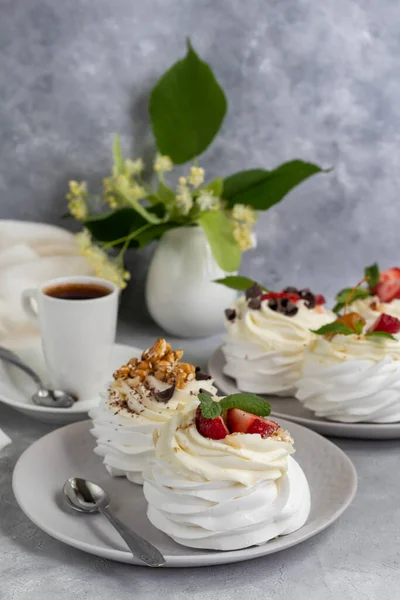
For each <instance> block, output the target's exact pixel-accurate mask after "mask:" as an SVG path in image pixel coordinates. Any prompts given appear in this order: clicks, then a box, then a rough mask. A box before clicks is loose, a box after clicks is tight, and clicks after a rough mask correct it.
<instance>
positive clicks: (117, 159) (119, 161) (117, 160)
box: [113, 133, 125, 175]
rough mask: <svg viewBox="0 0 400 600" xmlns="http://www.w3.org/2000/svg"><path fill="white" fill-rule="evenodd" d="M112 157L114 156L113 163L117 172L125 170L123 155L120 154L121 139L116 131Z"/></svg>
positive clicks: (120, 173)
mask: <svg viewBox="0 0 400 600" xmlns="http://www.w3.org/2000/svg"><path fill="white" fill-rule="evenodd" d="M113 158H114V165H115V166H116V168H117V171H118V174H119V175H122V174H123V173H124V172H125V161H124V155H123V154H122V149H121V140H120V137H119V134H118V133H116V134H115V136H114V141H113Z"/></svg>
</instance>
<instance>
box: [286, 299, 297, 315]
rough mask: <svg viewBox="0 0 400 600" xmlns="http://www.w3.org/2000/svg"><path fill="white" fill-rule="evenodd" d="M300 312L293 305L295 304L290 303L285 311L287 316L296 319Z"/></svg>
mask: <svg viewBox="0 0 400 600" xmlns="http://www.w3.org/2000/svg"><path fill="white" fill-rule="evenodd" d="M298 310H299V309H298V308H297V306H296V305H295V304H293V302H289V303H288V305H287V307H286V310H285V315H286V316H287V317H294V315H296V314H297V312H298Z"/></svg>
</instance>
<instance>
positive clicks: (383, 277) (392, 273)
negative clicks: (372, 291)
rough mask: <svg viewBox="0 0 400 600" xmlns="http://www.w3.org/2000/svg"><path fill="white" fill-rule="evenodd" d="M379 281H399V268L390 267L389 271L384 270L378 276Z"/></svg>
mask: <svg viewBox="0 0 400 600" xmlns="http://www.w3.org/2000/svg"><path fill="white" fill-rule="evenodd" d="M379 279H380V281H392V280H393V279H400V269H399V267H392V268H391V269H386V271H382V273H381V274H380V275H379Z"/></svg>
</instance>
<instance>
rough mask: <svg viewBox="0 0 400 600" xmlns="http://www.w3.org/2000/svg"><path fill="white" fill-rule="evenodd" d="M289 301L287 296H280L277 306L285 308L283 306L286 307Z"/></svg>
mask: <svg viewBox="0 0 400 600" xmlns="http://www.w3.org/2000/svg"><path fill="white" fill-rule="evenodd" d="M289 302H290V300H289V298H281V299H280V300H279V307H280V308H281V309H283V310H285V308H286V307H287V305H288V303H289Z"/></svg>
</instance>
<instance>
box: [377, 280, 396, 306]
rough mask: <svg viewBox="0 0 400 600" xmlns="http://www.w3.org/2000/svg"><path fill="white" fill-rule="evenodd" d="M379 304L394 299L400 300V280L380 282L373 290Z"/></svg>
mask: <svg viewBox="0 0 400 600" xmlns="http://www.w3.org/2000/svg"><path fill="white" fill-rule="evenodd" d="M374 294H376V295H377V296H378V298H379V300H380V301H381V302H391V301H392V300H394V299H395V298H400V279H390V280H389V281H381V283H378V285H377V286H376V287H375V289H374Z"/></svg>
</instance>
